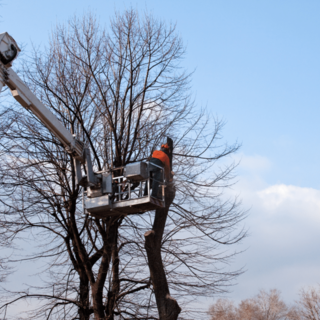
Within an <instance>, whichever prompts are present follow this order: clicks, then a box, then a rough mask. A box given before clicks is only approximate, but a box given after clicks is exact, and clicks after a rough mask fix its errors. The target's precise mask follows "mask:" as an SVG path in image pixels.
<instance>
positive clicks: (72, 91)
mask: <svg viewBox="0 0 320 320" xmlns="http://www.w3.org/2000/svg"><path fill="white" fill-rule="evenodd" d="M107 30H108V31H106V30H103V29H101V28H100V27H99V25H98V23H97V22H96V21H95V19H94V17H92V16H88V17H85V18H83V19H82V20H81V19H77V18H75V19H73V20H72V21H70V22H69V24H68V26H67V27H65V26H59V27H57V29H56V30H55V31H54V32H53V35H52V38H51V41H50V45H49V47H48V49H47V50H46V51H45V52H41V53H39V52H37V51H35V53H34V58H33V60H32V61H31V62H28V63H26V65H27V66H29V67H28V69H26V71H25V76H26V81H27V82H28V83H29V85H30V86H31V87H33V90H34V92H35V93H36V95H37V96H38V97H39V98H40V99H41V100H42V101H43V103H44V104H45V105H46V106H47V107H48V108H50V109H51V110H52V112H54V113H55V114H56V115H57V117H58V118H59V119H60V120H61V121H62V122H63V123H64V125H65V126H66V127H67V128H68V129H70V131H71V132H72V133H73V134H75V135H77V137H78V138H79V139H80V140H82V141H83V142H84V143H85V144H86V145H88V146H89V147H90V148H91V151H92V154H93V157H94V160H93V161H94V165H95V168H96V170H97V171H98V170H106V169H112V168H114V167H121V166H123V165H126V164H128V163H131V162H135V161H140V160H143V159H147V158H148V157H150V155H151V154H152V152H153V150H154V149H155V148H157V147H158V146H159V144H160V143H161V142H163V141H164V139H165V137H167V136H170V137H171V138H172V141H173V154H172V165H173V170H174V171H175V179H174V183H172V184H170V185H168V187H167V191H166V204H167V207H166V208H165V209H162V210H156V212H152V211H151V212H147V213H144V214H143V215H129V216H126V215H120V216H109V217H106V218H104V219H96V218H90V217H88V216H87V215H84V214H83V212H82V205H81V201H82V189H81V187H79V186H78V185H77V184H76V182H75V168H74V166H73V162H72V158H71V156H70V155H69V154H67V153H66V152H65V150H64V149H63V147H62V146H61V144H60V143H59V142H58V141H57V139H56V138H55V137H54V136H53V135H51V134H50V132H48V130H47V129H46V128H44V127H43V126H42V124H41V123H40V122H39V121H38V119H37V118H35V117H34V116H33V115H32V114H30V113H29V112H28V111H27V110H21V107H19V106H16V105H13V106H12V105H10V106H9V107H8V108H7V109H6V112H5V113H3V114H2V117H1V122H2V123H12V125H11V126H10V127H9V128H8V129H4V127H1V128H0V138H1V141H2V144H1V150H0V155H1V167H0V183H1V188H2V190H3V192H2V194H1V195H0V201H1V208H0V210H1V212H0V214H1V221H3V223H2V225H1V228H2V230H1V232H2V234H3V235H4V236H5V238H6V239H16V238H20V239H23V238H24V237H26V238H28V237H29V238H30V237H31V236H32V237H33V238H34V240H35V241H36V242H37V243H38V244H39V245H38V247H37V252H36V254H32V255H31V254H29V255H27V256H26V257H23V258H24V259H40V260H41V261H47V263H48V264H47V269H46V273H45V275H46V282H44V285H43V287H42V288H32V287H30V290H27V291H21V292H11V294H12V295H13V297H11V298H10V299H8V301H7V302H6V303H4V304H3V305H2V310H4V309H6V308H7V307H8V306H10V305H11V304H12V303H14V302H15V301H17V300H19V299H29V298H35V299H37V300H38V301H40V302H41V304H39V308H38V309H35V310H33V312H32V313H31V314H28V315H27V317H28V318H30V317H32V318H33V319H36V318H40V319H44V318H46V319H81V320H87V319H89V318H90V316H91V315H94V316H95V319H163V320H164V319H166V320H169V319H177V318H178V315H179V314H180V311H181V308H182V312H181V314H180V315H179V319H188V318H189V319H194V315H193V314H192V313H191V311H192V307H191V306H190V302H191V301H194V300H195V299H196V298H197V297H201V296H212V294H213V293H217V292H224V291H225V290H226V289H227V287H228V286H229V285H230V284H231V283H232V280H233V279H234V278H235V277H236V276H237V275H238V274H239V272H240V271H230V270H228V269H225V268H224V263H226V262H227V261H228V258H230V257H232V256H233V253H229V254H225V253H224V252H225V250H221V247H223V246H228V245H232V244H234V243H237V242H238V241H240V240H241V239H242V238H243V237H244V236H245V232H244V231H243V230H242V229H240V230H238V226H239V223H240V222H241V221H242V219H243V218H244V216H243V213H242V212H241V210H239V208H238V203H237V201H234V200H228V199H226V198H224V197H223V190H224V188H225V187H227V186H228V185H229V184H230V183H231V182H230V179H231V178H232V170H233V168H234V164H231V165H226V161H225V160H224V159H225V158H226V157H227V156H228V155H230V154H232V153H234V152H235V151H236V150H237V149H238V145H237V144H235V145H230V146H229V145H225V144H223V143H221V136H220V133H221V129H222V126H223V124H222V123H221V122H219V121H215V120H214V119H213V118H211V117H210V116H208V115H206V114H205V112H202V111H199V109H197V108H195V106H194V104H193V101H192V99H191V97H190V93H189V92H190V88H189V81H190V74H187V73H185V72H184V70H183V69H182V68H181V65H180V62H181V59H182V58H183V56H184V47H183V44H182V42H181V39H180V38H179V37H178V36H177V35H176V33H175V27H174V26H171V25H170V26H167V25H165V24H164V23H163V22H161V21H157V20H155V19H154V18H153V17H151V16H148V15H146V16H145V17H143V18H139V17H138V15H137V13H136V12H135V11H133V10H129V11H125V12H124V13H123V14H118V15H116V16H115V18H114V20H112V21H111V25H110V27H109V28H108V29H107ZM2 108H4V107H2ZM170 141H171V140H169V142H170ZM220 162H221V164H220V165H219V163H220ZM237 230H238V231H237ZM20 258H22V257H20ZM6 294H8V293H6ZM188 306H190V307H188Z"/></svg>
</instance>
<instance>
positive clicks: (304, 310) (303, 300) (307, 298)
mask: <svg viewBox="0 0 320 320" xmlns="http://www.w3.org/2000/svg"><path fill="white" fill-rule="evenodd" d="M298 305H299V316H300V319H301V320H319V319H320V288H319V286H318V287H317V288H315V287H310V288H308V289H302V290H301V292H300V300H299V302H298Z"/></svg>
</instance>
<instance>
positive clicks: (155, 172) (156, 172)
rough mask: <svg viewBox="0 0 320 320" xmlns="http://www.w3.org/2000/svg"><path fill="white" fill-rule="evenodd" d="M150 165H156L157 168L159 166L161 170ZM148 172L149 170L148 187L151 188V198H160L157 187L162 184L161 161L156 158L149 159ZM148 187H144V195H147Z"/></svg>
mask: <svg viewBox="0 0 320 320" xmlns="http://www.w3.org/2000/svg"><path fill="white" fill-rule="evenodd" d="M152 164H156V165H157V166H160V167H161V168H162V169H160V168H158V167H156V166H153V165H152ZM149 166H150V167H149V170H150V177H151V178H150V187H151V188H152V192H151V196H152V197H154V198H162V194H159V191H160V188H159V185H161V184H162V183H163V170H164V168H163V163H162V161H161V160H159V159H156V158H151V160H150V164H149ZM147 188H148V186H147V185H146V190H145V194H147V192H148V191H147V190H148V189H147Z"/></svg>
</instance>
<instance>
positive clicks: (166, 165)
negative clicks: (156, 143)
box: [152, 150, 170, 182]
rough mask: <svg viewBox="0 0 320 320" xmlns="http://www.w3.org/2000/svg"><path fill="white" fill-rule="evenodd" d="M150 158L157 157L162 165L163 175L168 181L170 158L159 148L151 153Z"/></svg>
mask: <svg viewBox="0 0 320 320" xmlns="http://www.w3.org/2000/svg"><path fill="white" fill-rule="evenodd" d="M152 158H155V159H159V160H160V161H161V162H162V163H163V165H164V175H165V177H166V180H167V182H169V181H170V159H169V157H168V155H167V154H166V153H164V152H163V151H161V150H155V151H154V152H153V154H152Z"/></svg>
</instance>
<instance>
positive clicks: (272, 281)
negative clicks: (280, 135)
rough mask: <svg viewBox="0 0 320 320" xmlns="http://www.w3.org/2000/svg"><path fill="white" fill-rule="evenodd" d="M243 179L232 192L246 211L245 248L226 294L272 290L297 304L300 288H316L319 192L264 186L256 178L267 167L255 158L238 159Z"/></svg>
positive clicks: (240, 295) (234, 295)
mask: <svg viewBox="0 0 320 320" xmlns="http://www.w3.org/2000/svg"><path fill="white" fill-rule="evenodd" d="M242 159H243V161H242V164H241V166H243V169H245V170H246V171H244V174H243V175H242V176H240V177H238V180H239V183H238V184H237V185H235V186H234V188H233V190H232V192H234V193H235V194H237V195H240V198H242V202H243V207H244V209H249V216H248V218H247V220H246V222H245V223H246V225H247V227H248V228H249V237H248V238H247V239H246V240H245V241H244V242H243V244H242V245H241V246H240V248H239V249H240V250H241V249H247V250H246V252H244V253H242V254H241V255H239V256H238V257H237V259H236V262H235V266H236V267H241V266H245V268H246V269H247V272H246V273H245V274H244V275H242V276H240V277H239V279H238V285H237V286H235V287H234V289H233V293H231V294H230V295H229V297H230V298H233V299H235V300H237V301H239V300H241V299H245V298H248V297H250V296H252V295H254V294H256V293H257V292H258V291H259V289H262V288H264V289H269V288H278V289H280V290H281V291H282V293H283V297H284V299H285V300H286V301H288V302H292V303H293V302H294V300H296V299H298V293H299V289H300V288H301V287H302V286H307V285H315V284H317V283H320V273H319V265H320V254H319V249H318V246H319V245H318V243H319V242H320V232H319V229H320V191H319V190H316V189H313V188H305V187H300V186H294V185H286V184H274V185H267V183H266V182H265V181H264V180H263V178H262V174H263V173H264V172H265V171H266V170H269V169H270V168H271V166H272V164H271V162H270V161H268V159H266V158H264V157H260V156H253V157H242Z"/></svg>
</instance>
